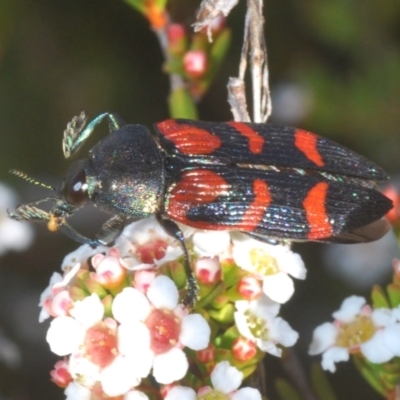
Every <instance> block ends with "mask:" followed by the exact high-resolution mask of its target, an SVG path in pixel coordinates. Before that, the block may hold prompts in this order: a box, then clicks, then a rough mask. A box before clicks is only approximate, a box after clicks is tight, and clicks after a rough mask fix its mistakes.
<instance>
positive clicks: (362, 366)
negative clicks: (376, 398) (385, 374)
mask: <svg viewBox="0 0 400 400" xmlns="http://www.w3.org/2000/svg"><path fill="white" fill-rule="evenodd" d="M353 361H354V363H355V365H356V367H357V369H358V370H359V371H360V373H361V375H362V376H363V377H364V378H365V380H366V381H367V382H368V383H369V384H370V385H371V386H372V387H373V388H374V389H375V390H376V391H377V392H378V393H380V394H381V395H382V396H385V395H386V390H385V387H384V386H383V384H382V382H381V380H380V379H379V375H377V373H376V372H375V371H374V369H373V368H372V365H370V364H369V363H367V362H366V360H365V359H364V357H363V356H360V355H354V356H353Z"/></svg>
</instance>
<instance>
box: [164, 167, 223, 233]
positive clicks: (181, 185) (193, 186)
mask: <svg viewBox="0 0 400 400" xmlns="http://www.w3.org/2000/svg"><path fill="white" fill-rule="evenodd" d="M228 192H229V184H228V183H227V182H226V181H225V179H224V178H222V177H221V176H219V175H218V174H217V173H215V172H213V171H209V170H205V169H194V170H192V171H187V172H185V173H184V174H183V175H182V177H181V179H180V180H179V182H178V183H177V184H176V185H175V187H174V188H173V189H172V191H171V193H170V195H169V196H168V200H167V204H168V206H167V213H168V215H169V216H171V217H172V218H173V219H176V220H177V221H180V222H182V223H187V224H188V225H191V226H194V225H193V223H191V222H190V221H187V219H186V213H187V211H189V209H190V208H191V207H194V206H197V205H199V204H205V203H211V202H212V201H214V200H215V199H216V198H217V197H219V196H223V195H227V194H228ZM196 226H197V225H196ZM207 226H209V225H207ZM209 229H213V228H211V227H209ZM220 229H221V228H220Z"/></svg>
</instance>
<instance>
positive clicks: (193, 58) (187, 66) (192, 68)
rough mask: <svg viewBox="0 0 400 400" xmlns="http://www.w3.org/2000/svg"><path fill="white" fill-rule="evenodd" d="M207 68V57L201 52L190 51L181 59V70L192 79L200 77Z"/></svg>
mask: <svg viewBox="0 0 400 400" xmlns="http://www.w3.org/2000/svg"><path fill="white" fill-rule="evenodd" d="M207 67H208V60H207V55H206V53H205V52H204V51H203V50H190V51H188V52H187V53H186V54H185V55H184V57H183V69H184V70H185V72H186V73H187V74H188V75H189V76H191V77H193V78H200V77H202V76H203V75H204V74H205V73H206V71H207Z"/></svg>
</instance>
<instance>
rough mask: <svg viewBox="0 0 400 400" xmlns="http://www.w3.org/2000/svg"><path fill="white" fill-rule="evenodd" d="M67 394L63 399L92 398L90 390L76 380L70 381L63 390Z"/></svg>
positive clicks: (88, 399) (87, 399)
mask: <svg viewBox="0 0 400 400" xmlns="http://www.w3.org/2000/svg"><path fill="white" fill-rule="evenodd" d="M64 394H65V395H66V396H67V397H66V399H65V400H76V399H79V400H90V399H91V398H92V391H91V390H90V389H88V388H86V387H84V386H82V385H79V384H78V383H76V382H71V383H70V384H69V385H68V386H67V387H66V388H65V390H64Z"/></svg>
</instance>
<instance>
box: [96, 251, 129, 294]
mask: <svg viewBox="0 0 400 400" xmlns="http://www.w3.org/2000/svg"><path fill="white" fill-rule="evenodd" d="M92 264H93V267H94V269H95V270H96V273H95V275H94V277H95V280H96V281H97V282H98V283H100V285H102V286H103V287H105V288H114V287H116V286H118V285H120V284H121V283H122V282H123V280H124V279H125V277H126V274H127V271H126V269H125V268H124V267H123V266H122V265H121V264H120V262H119V258H117V257H111V256H104V255H103V254H96V255H95V256H93V258H92Z"/></svg>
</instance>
